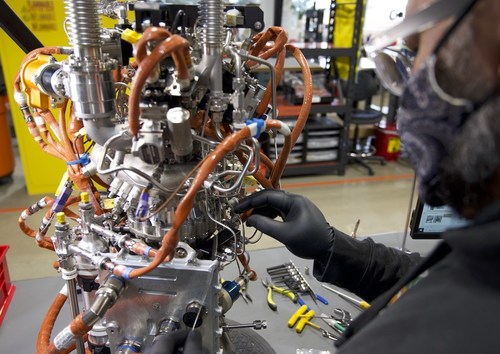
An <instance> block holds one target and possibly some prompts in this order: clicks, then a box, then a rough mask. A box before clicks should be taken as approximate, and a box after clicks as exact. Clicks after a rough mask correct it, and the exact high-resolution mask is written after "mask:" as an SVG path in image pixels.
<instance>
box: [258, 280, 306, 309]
mask: <svg viewBox="0 0 500 354" xmlns="http://www.w3.org/2000/svg"><path fill="white" fill-rule="evenodd" d="M262 285H264V286H265V287H266V288H267V305H268V306H269V307H270V308H271V310H273V311H276V310H277V309H278V306H277V305H276V303H275V302H274V299H273V291H274V292H276V293H278V294H281V295H283V296H286V297H287V298H289V299H290V300H292V301H293V302H294V303H296V302H297V300H298V296H297V294H295V292H293V291H292V290H287V289H283V288H280V287H277V286H276V285H274V284H273V283H271V282H270V281H269V279H267V278H266V279H262Z"/></svg>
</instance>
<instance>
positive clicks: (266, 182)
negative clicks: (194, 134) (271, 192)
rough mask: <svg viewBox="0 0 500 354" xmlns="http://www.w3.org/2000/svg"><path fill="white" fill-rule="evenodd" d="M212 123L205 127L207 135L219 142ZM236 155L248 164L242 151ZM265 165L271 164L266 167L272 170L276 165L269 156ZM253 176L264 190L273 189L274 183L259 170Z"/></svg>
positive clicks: (243, 162)
mask: <svg viewBox="0 0 500 354" xmlns="http://www.w3.org/2000/svg"><path fill="white" fill-rule="evenodd" d="M210 123H211V122H207V124H206V126H205V133H207V136H209V137H210V138H211V139H213V140H218V137H217V135H216V134H215V132H214V130H213V129H212V127H211V126H210ZM223 127H225V126H223ZM223 134H226V135H227V134H228V131H227V130H226V131H223ZM235 155H236V157H238V160H239V161H240V162H241V163H242V164H243V165H244V164H245V163H246V162H247V159H246V156H245V155H244V154H243V152H242V151H236V152H235ZM263 156H265V155H264V153H262V152H261V158H262V157H263ZM261 161H262V160H261ZM265 163H266V164H270V165H266V166H268V167H269V168H270V169H272V168H273V167H274V163H273V162H272V161H271V160H270V159H269V158H267V156H266V157H265ZM252 176H253V177H254V178H255V179H256V180H257V182H259V183H260V184H261V185H262V187H264V188H273V186H272V183H271V182H270V181H269V180H268V179H267V178H266V176H264V175H263V174H262V173H261V172H260V171H258V170H257V172H255V173H254V174H253V175H252Z"/></svg>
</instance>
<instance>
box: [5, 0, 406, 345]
mask: <svg viewBox="0 0 500 354" xmlns="http://www.w3.org/2000/svg"><path fill="white" fill-rule="evenodd" d="M6 2H7V4H8V5H9V6H10V7H11V8H12V9H13V10H14V11H15V12H16V13H17V14H18V15H19V16H20V17H21V18H22V20H23V22H24V23H26V25H27V26H28V27H29V28H30V29H31V31H32V32H33V33H34V34H35V35H36V37H37V38H38V39H39V40H40V41H41V42H42V43H43V44H44V45H46V46H50V45H67V43H68V41H67V37H66V34H65V32H64V29H63V28H62V21H63V19H64V9H63V1H62V0H61V1H57V0H54V1H51V0H39V1H31V0H6ZM233 2H234V3H250V2H253V3H255V2H256V1H233ZM358 2H360V1H358ZM183 3H186V2H183ZM191 3H193V4H196V3H197V1H192V2H191ZM340 4H343V6H344V7H342V6H341V8H342V9H345V11H339V13H343V15H344V17H338V18H336V19H335V20H336V21H337V22H338V23H339V24H343V25H342V26H338V28H342V29H346V31H344V32H342V30H340V29H339V32H338V33H336V36H335V38H336V41H342V40H344V43H340V42H336V43H334V44H336V45H337V46H345V47H350V43H351V41H352V34H353V32H354V26H361V25H362V28H363V30H362V32H361V36H360V40H361V42H364V41H366V40H367V39H368V38H369V37H370V36H373V35H375V34H377V33H379V32H380V31H382V30H384V29H386V28H388V27H390V26H392V25H394V24H395V23H397V22H398V21H400V20H401V19H402V17H403V16H404V9H405V6H406V0H385V1H384V0H367V1H365V7H366V8H365V16H364V18H363V20H362V23H360V24H354V22H353V19H352V14H353V8H352V6H354V5H353V4H354V2H353V0H337V5H339V6H340ZM330 5H331V1H329V0H317V1H308V0H283V1H274V2H273V1H260V6H261V8H262V9H263V11H264V15H265V22H266V25H267V26H270V25H272V24H273V23H274V24H278V23H277V21H278V22H279V25H281V26H282V27H283V28H284V29H285V30H287V32H288V34H289V40H290V41H292V42H295V43H297V45H298V46H300V43H305V44H304V48H309V49H310V48H312V47H314V45H315V44H317V43H329V42H331V41H332V34H331V33H329V32H328V22H329V20H330V18H329V16H330V14H329V8H330ZM346 43H347V44H346ZM308 46H309V47H308ZM334 53H335V52H334V51H330V50H329V49H327V50H326V51H324V52H322V51H315V49H313V50H312V51H311V50H310V51H309V54H308V59H309V64H310V66H311V70H312V71H313V73H314V83H315V90H317V92H316V93H315V96H314V100H315V102H316V106H315V108H313V113H311V118H310V125H309V126H308V127H307V129H306V132H305V133H304V141H308V143H309V144H310V145H307V146H306V144H298V146H299V150H296V151H295V152H294V154H292V155H291V156H290V158H289V160H288V167H289V169H288V173H287V172H286V171H285V176H284V177H283V179H282V188H283V189H284V190H287V191H290V192H292V193H297V194H301V195H304V196H306V197H308V198H309V199H311V200H312V201H313V202H314V203H315V204H316V205H317V206H318V207H319V208H320V209H321V210H322V211H323V213H324V215H325V217H326V218H327V220H328V221H329V222H330V223H331V224H332V225H334V226H335V227H337V228H338V229H340V230H342V231H344V232H346V233H347V234H356V236H357V237H360V238H361V237H366V236H371V237H374V238H377V237H379V238H380V239H384V237H385V236H387V235H388V234H390V235H394V234H396V233H397V234H398V235H400V234H404V233H405V232H406V231H407V223H408V215H409V212H410V210H411V209H412V208H413V204H414V203H413V201H412V192H413V188H414V173H413V169H412V168H411V166H410V164H409V162H408V160H407V158H406V156H405V153H404V146H401V145H400V143H399V138H398V137H397V133H396V132H395V128H394V127H395V117H394V115H395V109H396V108H397V99H395V97H392V96H391V95H390V94H389V93H387V92H386V91H384V90H383V88H381V87H380V85H378V83H377V82H376V80H375V81H373V79H374V78H373V76H372V75H371V73H372V72H373V68H372V67H371V65H370V63H369V62H367V61H365V60H363V59H361V60H360V61H359V63H357V65H355V66H354V69H355V70H356V72H357V73H358V74H359V77H362V76H363V74H360V73H362V72H364V73H370V75H368V79H370V80H372V81H370V84H367V86H370V87H371V88H372V90H371V91H370V93H369V95H368V96H369V97H363V98H362V99H361V98H360V99H359V100H360V101H362V100H363V101H364V100H365V98H368V100H367V101H368V103H365V102H364V103H360V104H359V106H356V109H358V108H359V109H362V110H369V111H370V113H372V114H373V117H374V119H373V121H370V122H368V123H364V122H359V124H357V123H356V124H354V123H355V120H353V121H352V122H351V124H350V126H349V127H348V131H347V134H345V136H344V134H343V133H342V126H343V118H344V117H343V116H342V114H343V112H342V110H341V109H338V108H337V107H335V106H332V105H331V103H339V102H340V103H342V91H343V90H344V89H345V82H346V81H347V82H348V81H349V70H352V69H353V66H350V65H349V62H348V61H345V60H344V59H345V58H342V57H338V58H337V57H335V56H334V55H335V54H334ZM349 53H350V54H349V55H351V56H352V57H354V56H357V55H358V54H359V48H351V49H350V52H349ZM361 55H362V53H361ZM23 57H24V53H23V52H22V50H21V49H20V48H18V46H17V45H16V44H15V43H14V42H13V41H12V40H11V39H10V38H9V36H8V35H7V34H6V33H5V32H4V31H1V30H0V63H1V65H2V75H1V80H0V285H3V287H0V290H3V291H5V293H0V326H1V323H2V321H1V320H2V318H3V316H5V311H7V308H8V301H10V299H9V296H12V295H13V296H16V294H15V293H12V292H10V293H7V291H6V290H5V289H8V288H7V287H6V284H7V285H8V284H10V283H12V284H14V285H15V284H27V283H28V282H33V284H36V285H35V288H36V287H40V286H42V287H43V286H44V285H43V284H52V282H51V281H52V280H53V279H54V278H60V274H58V273H57V271H56V270H54V267H53V264H54V261H55V260H56V256H55V255H54V253H53V252H50V251H47V250H45V249H41V248H39V247H37V245H36V243H35V242H34V241H33V239H31V238H29V237H26V236H25V235H24V234H23V232H21V230H20V229H19V226H18V219H19V217H20V214H21V213H22V212H23V210H25V209H26V208H27V207H28V206H30V205H32V204H33V203H34V202H36V201H38V200H40V199H41V198H43V197H44V196H45V195H54V193H55V190H56V188H57V187H58V184H59V181H60V178H61V175H62V173H63V172H64V170H65V168H66V166H65V165H64V163H62V162H61V161H60V160H58V159H55V158H53V157H51V156H49V155H48V154H45V153H44V152H42V151H41V149H40V148H39V146H38V145H37V144H36V143H35V142H34V141H33V138H32V136H31V135H30V134H29V133H28V131H27V129H26V125H25V122H24V120H23V118H22V115H21V113H20V112H19V110H18V109H17V105H16V104H15V103H14V101H13V99H12V89H11V86H12V84H11V83H12V82H13V79H14V76H15V74H16V72H17V70H18V69H19V65H20V63H21V61H22V58H23ZM329 60H330V61H329ZM332 65H333V66H334V67H335V69H336V71H337V74H338V76H339V78H338V80H329V79H327V78H329V77H330V76H329V75H327V74H329V73H331V70H333V69H332ZM327 67H328V69H327ZM296 71H297V70H296V67H295V68H294V67H288V71H287V72H286V73H285V75H284V77H283V79H282V82H281V83H280V89H279V92H280V97H281V98H280V101H279V105H280V106H279V110H280V112H284V114H283V115H284V116H285V117H286V116H287V115H289V117H288V118H285V117H284V119H285V120H287V119H288V120H290V121H293V115H294V112H297V104H296V103H297V102H301V97H300V79H301V78H300V76H297V74H296ZM265 75H266V73H265V72H263V73H262V76H263V77H264V79H265V77H266V76H265ZM297 82H299V85H298V86H297V85H296V83H297ZM363 85H364V84H363ZM363 85H360V86H363ZM313 107H314V105H313ZM328 107H333V108H332V109H329V108H328ZM287 112H288V113H287ZM283 115H282V116H283ZM342 139H348V141H347V145H348V146H349V149H348V150H347V151H344V154H345V156H339V152H340V151H341V149H339V145H340V144H341V142H342ZM40 217H41V215H40V216H35V217H33V218H32V220H30V221H29V222H30V224H31V225H32V226H33V227H36V226H37V225H38V224H39V222H40ZM248 232H253V231H250V230H249V231H248ZM384 240H385V239H384ZM279 247H282V244H281V243H279V242H277V241H275V240H273V239H271V238H270V237H267V236H263V237H262V239H261V240H260V241H259V242H258V243H256V244H252V245H248V248H247V249H249V250H264V249H266V251H264V252H265V253H262V254H261V255H260V256H259V257H261V258H263V259H270V258H274V257H270V256H269V255H270V254H273V255H274V256H276V257H275V258H274V259H273V262H278V260H280V261H281V258H283V260H284V261H286V260H287V259H288V254H286V250H283V249H282V248H279ZM278 248H279V249H278ZM257 259H259V258H257ZM260 263H262V262H260ZM273 264H274V263H272V264H269V265H273ZM298 264H300V265H301V266H302V265H303V264H302V263H301V262H300V261H299V263H298ZM304 264H305V263H304ZM260 266H261V267H262V268H263V267H264V265H263V264H260ZM48 278H50V280H51V281H47V279H48ZM2 281H3V284H2V283H1V282H2ZM54 283H55V281H54ZM30 284H31V283H30ZM40 284H42V285H40ZM315 285H317V284H315ZM24 288H26V287H24ZM11 290H12V291H13V289H11ZM259 290H260V291H262V289H259ZM44 291H45V292H47V293H50V295H48V296H51V295H52V292H53V291H52V289H44ZM41 293H42V292H41ZM30 295H31V294H30ZM37 295H40V294H37ZM17 296H19V297H21V298H22V299H24V298H26V297H27V295H26V294H18V295H17ZM40 296H43V295H40ZM44 300H47V301H48V300H49V298H48V297H47V299H44ZM238 306H243V305H238ZM280 306H281V305H280ZM239 310H240V309H239ZM2 311H3V313H2ZM39 311H40V312H43V311H45V308H43V309H40V310H39ZM240 311H245V310H244V309H243V310H240ZM34 326H37V324H34ZM0 330H1V327H0ZM286 330H288V328H287V329H286ZM4 335H5V332H4ZM0 351H1V350H0Z"/></svg>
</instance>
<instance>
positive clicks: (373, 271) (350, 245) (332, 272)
mask: <svg viewBox="0 0 500 354" xmlns="http://www.w3.org/2000/svg"><path fill="white" fill-rule="evenodd" d="M420 259H421V257H420V255H419V254H417V253H412V254H408V253H405V252H402V251H399V250H397V249H394V248H390V247H387V246H384V245H382V244H377V243H375V242H374V241H373V240H372V239H371V238H367V239H364V240H361V241H360V240H356V239H353V238H352V237H349V236H347V235H346V234H344V233H342V232H340V231H338V230H335V236H334V242H333V245H332V249H331V250H330V256H329V258H328V261H327V262H326V264H321V263H320V262H318V261H315V262H314V270H313V274H314V276H315V277H316V278H317V279H318V280H319V281H321V282H328V283H331V284H334V285H337V286H339V287H341V288H344V289H347V290H349V291H351V292H353V293H355V294H356V295H358V296H360V297H361V298H363V299H365V300H367V301H371V300H373V299H375V298H376V297H377V296H379V295H380V294H382V293H383V292H384V291H386V290H388V289H389V288H390V287H391V286H392V285H394V284H395V283H396V282H397V281H398V280H399V279H400V278H401V277H402V276H403V275H404V274H405V273H406V272H407V271H408V270H409V269H410V268H411V267H413V266H414V265H415V264H416V263H417V262H418V261H419V260H420Z"/></svg>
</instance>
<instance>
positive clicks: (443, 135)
mask: <svg viewBox="0 0 500 354" xmlns="http://www.w3.org/2000/svg"><path fill="white" fill-rule="evenodd" d="M435 60H436V57H435V56H434V55H433V56H431V57H430V58H429V59H428V60H427V61H426V63H425V64H424V65H423V67H422V68H421V69H420V70H419V71H418V72H417V73H416V74H415V75H414V76H413V77H412V78H411V79H410V80H409V82H408V84H407V86H406V87H405V89H404V91H403V95H402V96H401V106H400V108H399V111H398V117H397V123H398V131H399V134H400V136H401V141H402V142H403V144H404V147H405V150H406V151H407V152H408V155H409V156H410V159H411V161H412V164H413V166H414V168H415V173H416V175H417V178H418V180H419V182H420V184H419V192H420V197H421V198H422V199H423V200H424V201H425V202H426V203H427V204H430V205H434V206H437V205H442V204H443V201H442V199H441V198H440V196H439V182H440V181H439V175H438V171H439V166H440V165H441V162H442V160H443V159H444V158H446V156H447V155H448V148H449V147H450V146H451V143H452V140H453V138H454V136H455V135H456V133H457V132H458V131H459V130H460V128H461V127H462V125H463V124H464V122H465V121H467V119H468V118H469V116H470V115H471V114H472V113H473V112H474V111H476V110H477V108H478V107H475V106H474V105H473V104H472V102H470V101H468V100H463V99H456V98H453V97H450V96H448V95H447V94H446V93H444V92H443V91H442V90H441V89H440V88H439V86H438V85H437V83H436V80H435V75H434V63H435Z"/></svg>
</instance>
